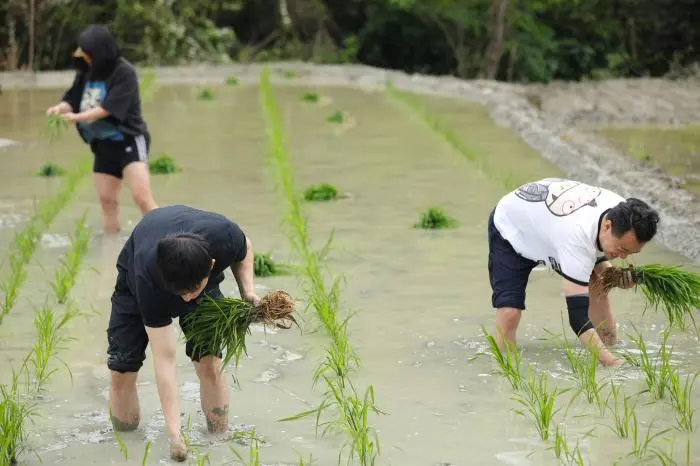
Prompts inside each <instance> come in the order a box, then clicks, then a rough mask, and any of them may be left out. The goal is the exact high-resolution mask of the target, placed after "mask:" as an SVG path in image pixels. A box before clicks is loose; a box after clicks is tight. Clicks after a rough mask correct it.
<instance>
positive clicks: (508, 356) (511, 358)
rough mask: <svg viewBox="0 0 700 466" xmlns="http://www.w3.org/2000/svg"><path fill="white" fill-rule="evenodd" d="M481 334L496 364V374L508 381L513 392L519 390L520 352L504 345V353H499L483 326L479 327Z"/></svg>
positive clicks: (494, 340) (521, 376)
mask: <svg viewBox="0 0 700 466" xmlns="http://www.w3.org/2000/svg"><path fill="white" fill-rule="evenodd" d="M481 333H482V335H483V336H484V338H486V341H487V342H488V345H489V352H490V353H491V355H492V356H493V358H494V359H495V360H496V363H497V364H498V367H499V370H498V372H499V373H500V374H501V375H502V376H503V377H505V378H506V380H508V382H509V383H510V386H511V387H512V388H513V390H519V389H520V387H521V386H522V384H523V375H522V370H521V363H522V350H520V351H518V350H517V349H516V348H514V347H513V345H511V344H505V345H504V351H501V349H500V348H499V347H498V344H497V343H496V339H495V338H494V337H493V336H492V335H490V334H489V333H488V331H487V330H486V328H485V327H484V326H483V325H482V326H481Z"/></svg>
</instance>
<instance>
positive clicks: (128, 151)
mask: <svg viewBox="0 0 700 466" xmlns="http://www.w3.org/2000/svg"><path fill="white" fill-rule="evenodd" d="M150 147H151V137H150V135H149V134H148V133H146V134H140V135H138V136H131V135H124V140H123V141H113V140H110V139H95V140H93V141H92V142H91V143H90V149H91V150H92V153H93V155H94V156H95V161H94V163H93V166H92V171H93V172H95V173H104V174H106V175H112V176H114V177H117V178H119V179H121V178H122V176H123V175H122V173H123V172H124V167H126V166H127V165H129V164H130V163H132V162H146V163H147V162H148V150H149V148H150Z"/></svg>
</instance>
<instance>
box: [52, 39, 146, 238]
mask: <svg viewBox="0 0 700 466" xmlns="http://www.w3.org/2000/svg"><path fill="white" fill-rule="evenodd" d="M73 60H74V62H75V67H76V74H75V78H74V80H73V84H72V85H71V87H70V88H69V89H68V90H67V91H66V92H65V94H64V95H63V98H62V99H61V103H59V104H58V105H55V106H53V107H51V108H49V109H48V110H47V111H46V113H47V115H50V114H55V115H60V116H62V117H63V119H64V120H66V121H68V122H70V123H75V125H76V128H77V130H78V134H79V135H80V137H81V138H82V139H83V141H85V142H86V143H87V144H89V145H90V149H91V150H92V153H93V154H94V156H95V158H94V163H93V172H94V179H95V185H96V187H97V194H98V196H99V199H100V204H101V206H102V213H103V224H104V230H105V232H106V233H115V232H118V231H119V230H120V229H121V227H120V225H119V211H118V210H119V209H118V199H119V191H120V190H121V186H122V181H123V180H125V181H126V183H127V185H129V188H130V189H131V194H132V197H133V199H134V202H135V203H136V205H137V206H138V207H139V209H140V210H141V213H142V214H146V213H147V212H149V211H150V210H151V209H155V208H156V207H157V205H156V202H155V201H154V200H153V195H152V193H151V184H150V181H149V173H148V165H147V160H148V150H149V148H150V143H151V137H150V134H149V132H148V127H147V126H146V123H145V122H144V121H143V118H142V117H141V98H140V96H139V82H138V77H137V75H136V70H135V69H134V66H133V65H132V64H131V63H129V61H127V60H126V59H125V58H124V57H122V56H121V52H120V50H119V47H118V45H117V42H116V40H115V38H114V36H113V35H112V33H111V32H110V31H109V29H107V28H106V27H104V26H97V25H92V26H89V27H88V28H87V29H85V30H84V31H83V32H82V33H81V34H80V36H79V37H78V48H77V49H76V50H75V51H74V52H73Z"/></svg>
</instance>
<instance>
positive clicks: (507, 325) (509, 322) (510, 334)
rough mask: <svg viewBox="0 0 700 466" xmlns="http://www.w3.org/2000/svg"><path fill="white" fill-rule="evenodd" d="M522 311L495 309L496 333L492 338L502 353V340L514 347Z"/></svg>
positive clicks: (505, 308) (511, 308)
mask: <svg viewBox="0 0 700 466" xmlns="http://www.w3.org/2000/svg"><path fill="white" fill-rule="evenodd" d="M521 316H522V311H521V310H520V309H515V308H513V307H501V308H498V309H496V331H495V332H494V335H493V338H494V340H496V343H497V344H498V348H499V349H500V350H501V351H503V339H504V338H505V340H506V341H508V343H510V344H511V345H513V346H515V333H516V331H517V330H518V325H519V324H520V317H521Z"/></svg>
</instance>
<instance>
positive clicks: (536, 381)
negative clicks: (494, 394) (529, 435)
mask: <svg viewBox="0 0 700 466" xmlns="http://www.w3.org/2000/svg"><path fill="white" fill-rule="evenodd" d="M548 380H549V376H548V375H547V374H546V373H542V374H539V375H538V376H533V375H532V371H531V369H530V366H528V368H527V379H525V380H524V382H523V384H522V385H521V387H520V390H519V391H518V392H517V393H516V394H515V395H514V396H513V400H515V401H516V402H518V403H519V404H521V405H522V406H523V407H524V408H525V409H524V410H523V409H516V410H515V412H516V413H517V414H520V415H521V416H524V417H527V415H528V414H529V415H530V417H531V418H532V419H533V421H534V423H535V427H536V428H537V433H538V434H539V436H540V439H542V440H549V435H550V426H551V424H552V419H553V418H554V416H555V415H556V414H557V413H558V412H559V411H560V410H561V408H555V401H556V399H557V397H558V396H560V395H563V394H564V393H566V392H568V391H569V390H570V389H569V388H565V389H560V388H559V387H556V386H555V387H554V389H552V390H551V391H550V390H549V382H548Z"/></svg>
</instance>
